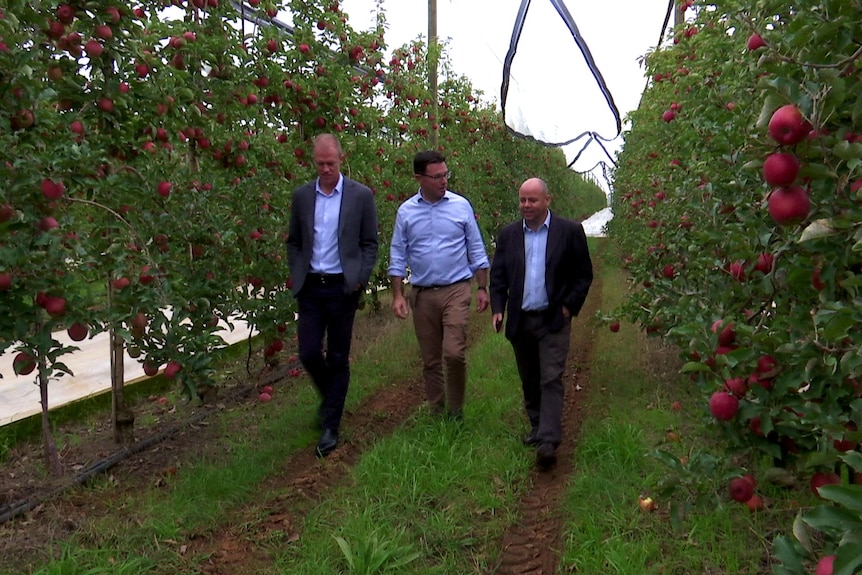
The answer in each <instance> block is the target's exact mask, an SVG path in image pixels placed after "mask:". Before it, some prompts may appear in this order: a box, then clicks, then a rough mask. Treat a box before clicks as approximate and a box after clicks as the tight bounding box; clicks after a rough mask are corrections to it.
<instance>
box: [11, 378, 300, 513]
mask: <svg viewBox="0 0 862 575" xmlns="http://www.w3.org/2000/svg"><path fill="white" fill-rule="evenodd" d="M287 370H288V367H284V368H282V369H280V370H278V371H274V372H272V373H271V374H270V375H269V376H268V377H267V378H266V379H265V380H263V381H262V382H259V383H255V384H254V385H253V386H249V387H247V388H244V389H241V390H239V391H237V392H235V393H233V394H231V395H230V396H229V399H232V400H234V399H240V398H242V397H243V396H246V395H248V394H249V393H251V390H252V389H254V388H256V387H257V386H258V385H261V384H263V385H267V384H271V383H275V382H276V381H279V380H281V379H284V377H285V376H286V374H287ZM217 411H219V410H218V409H217V408H211V409H206V410H203V411H201V412H200V413H198V414H196V415H194V416H193V417H190V418H189V419H187V420H185V421H183V422H180V423H176V424H174V425H172V426H171V427H169V428H168V429H166V430H165V431H162V432H161V433H158V434H156V435H153V436H151V437H148V438H147V439H144V440H141V441H139V442H137V443H136V444H134V445H132V446H131V447H124V448H123V449H120V450H119V451H115V452H114V453H113V454H111V455H109V456H108V457H105V458H104V459H101V460H99V461H96V462H95V463H93V464H91V465H90V466H88V467H86V468H85V469H83V470H81V471H80V472H79V473H78V474H77V475H76V476H75V477H74V478H72V479H71V480H70V481H68V482H67V483H65V484H63V485H61V486H59V487H55V488H54V489H52V490H50V491H48V492H46V493H40V494H37V495H33V496H30V497H28V498H26V499H22V500H20V501H18V502H16V503H13V504H11V505H5V506H3V507H0V525H3V524H4V523H6V522H7V521H10V520H12V519H14V518H15V517H18V516H19V515H22V514H24V513H27V512H28V511H31V510H33V509H34V508H35V507H37V506H39V505H41V504H42V503H44V502H45V501H48V500H50V499H53V498H55V497H57V496H59V495H61V494H63V493H64V492H66V491H68V490H69V489H71V488H72V487H75V486H77V485H84V484H85V483H86V482H87V481H89V480H90V479H92V478H93V477H95V476H96V475H98V474H100V473H104V472H105V471H107V470H109V469H111V468H112V467H113V466H115V465H117V464H118V463H120V462H121V461H124V460H126V459H128V458H129V457H131V456H133V455H136V454H138V453H141V452H143V451H146V450H148V449H150V448H151V447H153V446H155V445H158V444H159V443H162V442H163V441H165V440H167V439H169V438H171V437H173V436H174V435H176V434H177V433H179V432H180V431H182V430H183V429H184V428H186V427H189V426H191V425H194V424H195V423H198V422H200V421H203V420H204V419H206V418H207V417H209V416H210V415H212V414H213V413H216V412H217Z"/></svg>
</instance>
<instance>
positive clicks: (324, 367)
mask: <svg viewBox="0 0 862 575" xmlns="http://www.w3.org/2000/svg"><path fill="white" fill-rule="evenodd" d="M359 295H360V292H359V291H354V292H351V293H349V294H345V293H344V284H343V283H337V282H328V283H321V282H319V281H316V280H314V279H312V278H309V279H308V280H307V281H306V283H305V284H304V285H303V286H302V289H301V290H300V292H299V294H297V300H298V303H299V325H298V327H297V334H296V335H297V343H298V345H299V360H300V361H301V362H302V365H303V367H305V370H306V371H307V372H308V375H309V376H311V379H312V381H313V382H314V386H315V387H316V388H317V391H318V393H319V394H320V398H321V406H322V412H323V427H324V429H331V430H333V431H338V428H339V426H340V425H341V415H342V413H343V412H344V401H345V399H346V398H347V390H348V387H349V385H350V343H351V340H352V338H353V320H354V318H355V317H356V308H357V306H358V305H359ZM324 336H325V337H326V347H325V349H324V345H323V343H324Z"/></svg>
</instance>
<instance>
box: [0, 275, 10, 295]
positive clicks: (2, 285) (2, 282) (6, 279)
mask: <svg viewBox="0 0 862 575" xmlns="http://www.w3.org/2000/svg"><path fill="white" fill-rule="evenodd" d="M11 287H12V274H10V273H9V272H0V291H7V290H8V289H9V288H11Z"/></svg>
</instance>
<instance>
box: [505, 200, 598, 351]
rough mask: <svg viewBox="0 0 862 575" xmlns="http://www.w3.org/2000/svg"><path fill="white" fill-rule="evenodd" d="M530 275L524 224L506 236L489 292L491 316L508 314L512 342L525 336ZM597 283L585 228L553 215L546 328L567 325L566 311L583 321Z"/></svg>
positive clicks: (547, 259) (547, 255)
mask: <svg viewBox="0 0 862 575" xmlns="http://www.w3.org/2000/svg"><path fill="white" fill-rule="evenodd" d="M525 273H526V272H525V255H524V222H523V220H518V221H517V222H515V223H513V224H509V225H508V226H506V227H504V228H503V229H502V230H500V235H499V236H498V238H497V249H496V251H495V253H494V259H493V260H492V262H491V283H490V286H489V296H490V298H491V313H492V314H496V313H504V312H505V313H506V315H507V318H508V319H507V320H506V337H507V338H508V339H510V340H511V339H514V338H515V336H516V335H517V334H518V331H519V326H520V318H521V302H522V301H523V298H524V276H525ZM592 282H593V265H592V261H591V260H590V252H589V249H588V248H587V236H586V234H585V233H584V228H583V226H581V224H580V223H579V222H576V221H574V220H567V219H565V218H561V217H559V216H557V215H554V214H553V213H552V214H551V220H550V224H549V227H548V245H547V249H546V253H545V288H546V289H547V290H548V309H547V311H546V317H545V322H546V324H547V326H548V329H549V330H550V331H551V332H557V331H559V330H560V329H562V328H563V326H564V325H565V321H566V319H565V318H564V317H563V312H562V309H563V306H565V307H566V308H567V309H568V310H569V312H570V313H571V316H572V317H574V316H576V315H578V312H580V311H581V307H583V305H584V301H586V299H587V293H588V292H589V291H590V284H592Z"/></svg>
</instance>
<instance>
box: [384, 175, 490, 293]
mask: <svg viewBox="0 0 862 575" xmlns="http://www.w3.org/2000/svg"><path fill="white" fill-rule="evenodd" d="M408 267H409V268H410V274H411V275H410V283H412V284H413V285H417V286H432V285H449V284H452V283H455V282H457V281H461V280H466V279H470V278H471V277H473V275H474V274H475V272H476V270H480V269H487V268H488V267H489V264H488V255H487V253H486V252H485V244H484V242H483V241H482V234H481V232H480V231H479V225H478V224H477V223H476V216H475V214H474V212H473V207H472V206H471V205H470V202H469V200H467V198H465V197H463V196H460V195H458V194H455V193H453V192H451V191H448V190H447V191H446V193H445V194H444V195H443V197H442V198H440V199H439V200H438V201H436V202H434V203H431V202H428V201H427V200H425V199H424V198H423V197H422V194H419V193H417V194H416V195H415V196H413V197H411V198H410V199H408V200H407V201H405V202H404V203H403V204H401V206H400V207H399V208H398V214H397V215H396V217H395V231H394V232H393V234H392V242H391V244H390V247H389V269H388V273H389V275H390V276H395V277H402V278H403V277H407V268H408Z"/></svg>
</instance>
